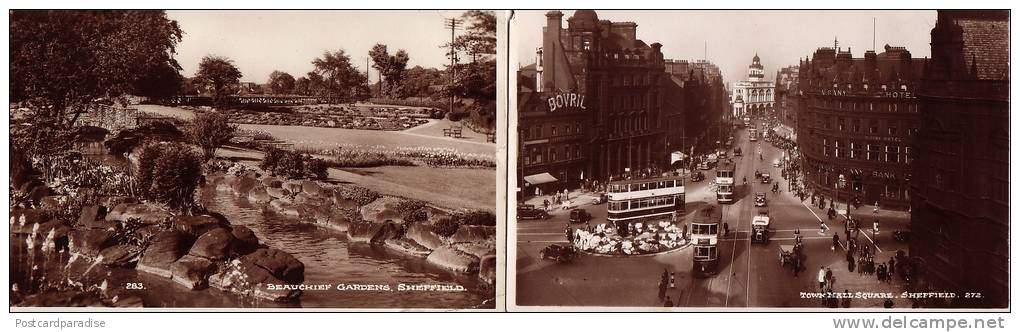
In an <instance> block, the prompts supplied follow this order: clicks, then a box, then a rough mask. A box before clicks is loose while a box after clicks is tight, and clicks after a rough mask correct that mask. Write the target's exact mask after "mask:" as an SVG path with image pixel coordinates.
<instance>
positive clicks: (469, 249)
mask: <svg viewBox="0 0 1020 332" xmlns="http://www.w3.org/2000/svg"><path fill="white" fill-rule="evenodd" d="M453 247H454V248H457V250H460V251H461V252H463V253H466V254H470V255H471V256H475V257H478V258H482V257H485V256H488V255H495V254H496V242H480V243H475V242H467V243H457V244H454V245H453Z"/></svg>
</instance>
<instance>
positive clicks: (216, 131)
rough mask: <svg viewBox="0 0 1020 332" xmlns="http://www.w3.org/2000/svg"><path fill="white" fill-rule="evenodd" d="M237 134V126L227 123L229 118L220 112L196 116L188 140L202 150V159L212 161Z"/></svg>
mask: <svg viewBox="0 0 1020 332" xmlns="http://www.w3.org/2000/svg"><path fill="white" fill-rule="evenodd" d="M236 132H237V125H234V124H230V123H229V122H227V116H226V115H225V114H223V113H220V112H204V113H200V114H197V115H195V118H194V119H192V120H191V122H190V123H189V124H188V139H189V140H190V141H191V142H192V143H195V145H198V146H199V147H201V148H202V157H203V158H204V159H205V160H209V159H212V157H213V156H215V155H216V149H218V148H219V147H220V146H222V145H223V144H226V143H228V142H230V139H231V138H233V137H234V134H235V133H236Z"/></svg>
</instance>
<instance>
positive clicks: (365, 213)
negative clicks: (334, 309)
mask: <svg viewBox="0 0 1020 332" xmlns="http://www.w3.org/2000/svg"><path fill="white" fill-rule="evenodd" d="M403 201H405V199H403V198H398V197H392V196H386V197H380V198H379V199H376V200H375V201H372V203H368V204H366V205H365V206H362V207H361V219H363V220H365V221H369V222H379V223H381V222H386V221H393V222H398V223H399V222H403V220H404V219H403V217H402V216H401V213H400V211H398V210H397V207H398V206H399V205H400V204H401V202H403Z"/></svg>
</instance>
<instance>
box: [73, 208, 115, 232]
mask: <svg viewBox="0 0 1020 332" xmlns="http://www.w3.org/2000/svg"><path fill="white" fill-rule="evenodd" d="M104 218H106V207H104V206H101V205H92V206H86V207H85V208H83V209H81V214H80V215H79V216H78V225H81V226H82V227H85V228H102V229H106V228H108V227H109V226H110V225H111V224H110V222H108V221H106V219H104Z"/></svg>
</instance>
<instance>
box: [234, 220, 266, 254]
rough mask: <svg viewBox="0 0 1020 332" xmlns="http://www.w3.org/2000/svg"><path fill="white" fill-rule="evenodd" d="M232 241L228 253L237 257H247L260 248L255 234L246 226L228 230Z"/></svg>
mask: <svg viewBox="0 0 1020 332" xmlns="http://www.w3.org/2000/svg"><path fill="white" fill-rule="evenodd" d="M230 235H231V236H232V237H233V238H234V241H233V242H231V244H230V251H231V252H233V253H235V254H237V255H247V254H250V253H253V252H255V250H256V249H258V248H259V247H260V244H259V238H258V237H255V232H252V230H251V228H248V227H247V226H242V225H237V226H234V227H233V228H232V229H231V230H230Z"/></svg>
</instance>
